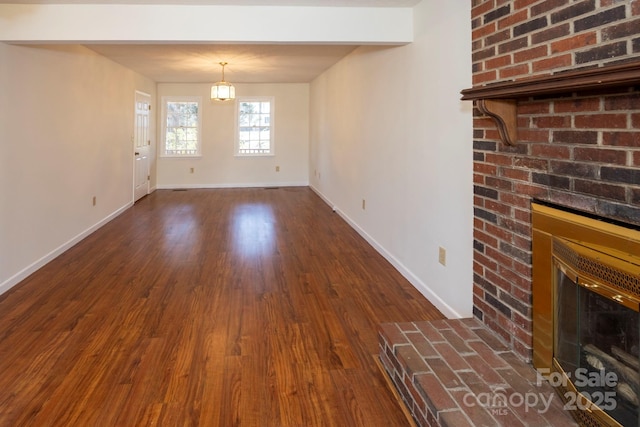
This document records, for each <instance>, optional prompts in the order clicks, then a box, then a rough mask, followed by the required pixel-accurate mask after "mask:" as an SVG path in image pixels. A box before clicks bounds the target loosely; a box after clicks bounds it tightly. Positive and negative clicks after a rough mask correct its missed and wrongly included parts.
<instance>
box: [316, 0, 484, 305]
mask: <svg viewBox="0 0 640 427" xmlns="http://www.w3.org/2000/svg"><path fill="white" fill-rule="evenodd" d="M469 16H470V6H469V2H458V1H455V2H450V1H447V2H434V1H423V2H421V3H420V4H418V5H417V6H416V8H415V10H414V30H415V39H414V40H415V41H414V43H412V44H411V45H407V46H402V47H388V48H381V47H361V48H358V49H356V50H355V51H354V52H353V53H352V54H350V55H349V56H348V57H346V58H345V59H344V60H342V61H341V62H339V63H338V64H336V65H335V66H334V67H332V68H330V69H329V70H328V71H327V72H325V73H324V74H322V75H321V76H320V77H318V78H317V79H316V80H314V81H313V82H312V85H311V141H310V144H311V145H310V181H311V186H312V187H313V188H314V189H315V190H316V191H317V192H318V193H319V194H320V195H321V196H322V197H323V198H325V200H326V201H327V202H328V203H329V204H331V205H334V206H335V207H336V208H337V209H338V211H339V213H340V214H341V215H342V216H343V217H344V218H345V219H347V221H349V222H350V223H351V224H352V225H353V226H354V227H355V228H356V229H357V230H358V231H359V232H360V233H361V234H362V235H363V236H365V238H367V239H368V240H369V241H370V243H372V244H373V245H374V246H375V247H377V249H378V250H379V251H381V252H382V253H383V254H384V255H385V256H386V257H387V259H389V260H390V261H391V262H392V263H393V264H394V265H395V266H396V267H397V268H398V269H399V270H400V271H401V272H402V273H403V274H404V275H405V276H406V277H407V278H408V279H409V280H410V281H411V282H412V283H413V284H414V286H416V287H417V288H418V289H419V290H420V291H421V292H422V293H423V294H424V295H425V296H426V297H428V298H429V299H430V300H431V301H432V302H433V303H434V304H435V305H436V306H437V307H438V308H439V309H440V310H441V311H443V313H444V314H445V315H447V316H449V317H468V316H471V315H472V281H473V278H472V248H473V240H472V228H473V206H472V204H473V188H472V185H473V177H472V172H473V165H472V136H473V132H472V105H471V103H467V102H462V101H459V99H460V90H461V89H464V88H467V87H470V86H471V44H470V43H471V42H470V40H471V34H470V31H471V30H470V26H469ZM363 199H365V200H366V205H365V209H364V210H363V209H362V200H363ZM439 247H443V248H445V249H446V251H447V260H446V266H442V265H441V264H439V263H438V248H439Z"/></svg>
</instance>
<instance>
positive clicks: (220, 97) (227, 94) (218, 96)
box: [211, 62, 236, 101]
mask: <svg viewBox="0 0 640 427" xmlns="http://www.w3.org/2000/svg"><path fill="white" fill-rule="evenodd" d="M220 65H222V80H221V81H219V82H218V83H216V84H214V85H213V86H211V99H212V100H214V101H227V100H229V99H234V98H235V97H236V88H235V87H233V85H232V84H231V83H227V82H225V81H224V66H225V65H227V63H226V62H221V63H220Z"/></svg>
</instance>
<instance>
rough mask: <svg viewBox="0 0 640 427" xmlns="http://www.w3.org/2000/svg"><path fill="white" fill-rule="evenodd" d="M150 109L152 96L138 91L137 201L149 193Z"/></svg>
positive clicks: (135, 151) (135, 186) (135, 190)
mask: <svg viewBox="0 0 640 427" xmlns="http://www.w3.org/2000/svg"><path fill="white" fill-rule="evenodd" d="M149 110H151V96H150V95H148V94H146V93H143V92H138V91H136V118H135V126H134V133H133V150H134V155H135V159H136V160H135V166H134V189H133V196H134V197H133V200H134V201H136V200H138V199H140V198H142V197H144V196H146V195H147V194H149V149H150V147H149V146H150V145H151V139H150V138H151V137H150V136H149Z"/></svg>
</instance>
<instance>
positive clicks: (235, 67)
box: [0, 0, 420, 83]
mask: <svg viewBox="0 0 640 427" xmlns="http://www.w3.org/2000/svg"><path fill="white" fill-rule="evenodd" d="M419 2H420V0H185V1H176V0H116V1H105V0H0V4H1V3H14V4H15V3H21V4H103V3H104V4H108V3H125V4H178V5H179V4H187V5H191V4H193V5H205V4H206V5H233V6H253V5H256V6H257V5H260V6H313V7H396V8H397V7H412V6H414V5H416V4H417V3H419ZM85 46H86V47H88V48H89V49H92V50H93V51H95V52H97V53H99V54H100V55H103V56H105V57H107V58H109V59H111V60H113V61H115V62H117V63H119V64H121V65H123V66H125V67H127V68H130V69H132V70H134V71H136V72H138V73H140V74H142V75H144V76H147V77H149V78H151V79H153V80H154V81H156V82H161V83H168V82H171V83H203V82H214V81H218V80H220V77H221V66H220V65H219V62H221V61H225V62H227V63H228V65H227V66H226V68H225V80H227V81H229V82H231V83H307V82H310V81H312V80H313V79H314V78H315V77H317V76H318V75H320V74H321V73H322V72H324V71H325V70H326V69H328V68H330V67H331V66H332V65H333V64H335V63H336V62H338V61H339V60H340V59H342V58H343V57H344V56H346V55H347V54H348V53H350V52H351V51H352V50H353V49H355V48H356V47H357V46H354V45H340V44H332V45H318V44H313V45H304V44H208V43H207V44H150V43H145V44H91V45H85ZM387 48H388V47H387Z"/></svg>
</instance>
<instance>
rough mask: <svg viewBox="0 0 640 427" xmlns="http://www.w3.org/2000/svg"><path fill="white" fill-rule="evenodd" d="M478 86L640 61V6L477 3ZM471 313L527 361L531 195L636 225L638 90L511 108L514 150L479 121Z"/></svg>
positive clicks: (635, 1)
mask: <svg viewBox="0 0 640 427" xmlns="http://www.w3.org/2000/svg"><path fill="white" fill-rule="evenodd" d="M472 28H473V33H472V34H473V82H474V85H475V86H480V85H485V84H491V83H494V82H500V81H507V80H519V79H527V78H530V77H531V76H535V75H544V74H551V73H556V72H562V71H566V70H575V69H579V68H584V67H596V66H602V65H603V64H614V63H621V62H625V61H638V60H640V0H577V1H576V0H573V1H570V0H472ZM474 190H475V191H474V194H475V197H474V210H475V220H474V234H475V242H474V249H475V250H474V315H475V316H476V317H478V318H479V319H480V320H482V321H483V322H484V323H485V324H486V325H488V326H489V327H490V328H491V329H493V330H494V331H495V332H497V333H498V334H499V335H501V336H502V337H503V338H504V339H505V340H507V341H508V342H510V343H511V345H512V347H513V349H514V350H516V351H517V352H518V353H519V354H520V355H522V356H523V357H524V358H527V359H529V358H530V357H531V338H532V337H531V330H532V325H531V223H530V216H531V212H530V205H531V200H532V199H533V198H536V199H540V200H546V201H550V202H554V203H556V204H559V205H563V206H566V207H571V208H574V209H579V210H582V211H586V212H590V213H594V214H597V215H601V216H605V217H609V218H613V219H617V220H621V221H624V222H628V223H633V224H636V225H640V88H638V87H635V88H633V87H632V88H622V89H617V90H615V91H613V92H610V93H607V94H604V93H595V92H592V93H577V94H576V93H574V94H563V95H559V96H557V97H549V96H547V97H539V98H527V99H520V100H519V101H518V143H517V144H516V145H515V146H505V145H504V144H502V143H501V142H499V138H498V132H497V130H496V128H495V125H494V123H493V121H492V120H490V119H488V118H486V117H483V116H482V115H481V114H480V113H479V112H478V111H477V110H476V111H475V117H474Z"/></svg>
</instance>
